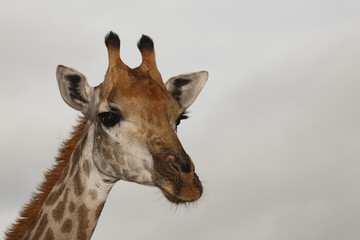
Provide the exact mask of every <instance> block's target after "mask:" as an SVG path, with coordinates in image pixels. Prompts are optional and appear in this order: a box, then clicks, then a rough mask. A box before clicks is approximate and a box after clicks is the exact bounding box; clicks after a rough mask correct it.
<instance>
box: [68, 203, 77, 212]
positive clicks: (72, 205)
mask: <svg viewBox="0 0 360 240" xmlns="http://www.w3.org/2000/svg"><path fill="white" fill-rule="evenodd" d="M75 208H76V206H75V203H74V202H70V205H69V211H70V212H71V213H72V212H74V211H75Z"/></svg>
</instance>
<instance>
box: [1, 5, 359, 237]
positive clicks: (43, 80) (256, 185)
mask: <svg viewBox="0 0 360 240" xmlns="http://www.w3.org/2000/svg"><path fill="white" fill-rule="evenodd" d="M359 13H360V1H358V0H354V1H346V0H343V1H340V0H338V1H327V0H319V1H316V0H308V1H306V0H297V1H285V0H284V1H265V0H264V1H260V0H259V1H255V0H254V1H239V0H237V1H226V0H222V1H209V0H207V1H195V0H191V1H190V0H189V1H176V2H175V1H169V0H152V1H119V0H118V1H65V0H64V1H61V2H57V3H54V2H51V1H22V2H21V1H4V0H1V8H0V31H1V38H0V43H1V44H0V81H1V87H0V109H1V118H0V143H1V144H0V164H1V165H0V192H1V194H0V238H2V236H3V230H4V229H5V228H6V226H8V225H9V224H10V223H12V222H13V220H14V219H15V218H16V216H17V212H18V210H19V209H20V207H21V206H22V205H23V203H25V202H27V201H28V200H29V197H30V194H31V192H33V191H34V190H35V186H36V185H37V184H38V183H39V182H40V181H41V180H42V177H43V175H42V174H43V172H44V171H45V170H46V169H47V168H48V167H49V166H50V165H51V164H53V162H54V157H55V155H56V154H57V149H58V147H59V145H60V143H61V141H62V140H63V139H64V138H66V137H67V136H68V133H69V131H70V129H71V126H72V125H74V123H75V119H76V116H78V115H79V114H78V113H77V112H76V111H74V110H73V109H71V108H70V107H68V106H67V105H66V104H65V103H64V102H63V100H62V99H61V97H60V93H59V92H58V87H57V84H56V79H55V69H56V66H57V65H58V64H64V65H67V66H70V67H73V68H76V69H77V70H79V71H80V72H82V73H83V74H85V75H86V76H87V78H88V81H89V83H90V85H92V86H95V85H98V84H99V83H100V82H101V81H102V80H103V76H104V74H105V71H106V68H107V64H108V62H107V55H106V54H107V52H106V48H105V45H104V43H103V39H104V36H105V34H106V33H107V32H108V31H110V30H113V31H115V32H117V33H118V35H119V36H120V38H121V57H122V59H123V60H124V61H125V63H127V64H128V65H129V66H131V67H135V66H137V65H139V64H140V61H141V56H140V53H139V51H138V50H137V47H136V42H137V41H138V39H139V38H140V36H141V34H143V33H144V34H147V35H149V36H151V37H152V38H153V40H154V43H155V49H156V56H157V63H158V68H159V70H160V72H161V73H162V76H163V79H164V80H166V79H168V78H170V77H172V76H174V75H178V74H181V73H185V72H193V71H200V70H207V71H209V73H210V76H209V80H208V83H207V85H206V86H205V88H204V89H203V92H202V93H201V94H200V96H199V97H198V99H197V100H196V102H195V103H194V104H193V106H192V107H191V108H190V116H191V117H190V119H188V120H186V121H184V122H183V123H182V124H181V126H180V127H179V135H180V139H181V141H182V143H183V145H184V147H185V149H186V151H187V152H188V153H189V154H190V155H191V156H192V158H193V160H194V163H195V165H196V169H197V172H198V174H199V176H200V179H201V180H202V181H203V185H204V187H205V192H204V195H203V197H202V198H201V200H199V201H198V202H197V203H195V204H193V205H191V206H190V207H188V208H183V207H174V206H172V205H171V204H170V203H168V202H167V200H165V198H164V197H163V196H162V194H161V192H160V191H159V190H157V189H155V188H151V187H146V186H141V185H137V184H134V183H127V182H124V181H120V182H118V183H117V184H116V185H115V187H114V188H113V189H112V191H111V193H110V195H109V198H108V201H107V203H106V205H105V208H104V211H103V212H102V215H101V217H100V220H99V223H98V226H97V228H96V230H95V233H94V235H93V239H145V238H146V239H174V240H177V239H246V240H269V239H271V240H282V239H283V240H288V239H292V240H297V239H299V240H300V239H301V240H303V239H308V240H309V239H310V240H312V239H313V240H318V239H326V240H332V239H334V240H338V239H342V240H347V239H349V240H350V239H360V227H359V223H360V146H359V145H360V107H359V106H360V28H359V26H360V14H359Z"/></svg>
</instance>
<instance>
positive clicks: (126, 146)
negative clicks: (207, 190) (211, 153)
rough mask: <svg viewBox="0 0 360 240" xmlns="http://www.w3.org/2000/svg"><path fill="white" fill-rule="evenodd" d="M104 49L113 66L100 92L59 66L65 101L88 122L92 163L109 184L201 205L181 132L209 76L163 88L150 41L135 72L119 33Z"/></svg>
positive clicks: (176, 80) (143, 42)
mask: <svg viewBox="0 0 360 240" xmlns="http://www.w3.org/2000/svg"><path fill="white" fill-rule="evenodd" d="M105 44H106V47H107V50H108V57H109V66H108V69H107V72H106V75H105V79H104V81H103V82H102V83H101V84H100V85H99V86H97V87H90V86H89V85H88V83H87V80H86V77H85V76H84V75H83V74H81V73H80V72H78V71H77V70H75V69H72V68H68V67H65V66H62V65H59V66H58V68H57V72H56V76H57V81H58V84H59V88H60V92H61V95H62V98H63V99H64V101H65V102H66V103H67V104H68V105H70V106H71V107H72V108H74V109H76V110H78V111H80V112H82V113H83V114H84V115H85V117H86V118H87V119H88V120H89V121H88V122H89V128H88V129H89V130H88V131H89V132H88V134H89V135H91V136H92V137H90V138H88V139H90V141H89V143H87V144H89V145H91V146H92V147H91V151H89V152H88V153H86V154H87V157H91V158H92V161H93V163H94V166H96V168H97V169H98V171H99V172H100V173H102V174H103V175H104V176H106V177H107V179H112V180H113V181H116V180H120V179H123V180H127V181H133V182H136V183H140V184H145V185H155V186H157V187H159V188H160V189H161V191H162V192H163V193H164V195H165V196H166V198H167V199H168V200H170V201H171V202H174V203H182V202H191V201H195V200H197V199H198V198H199V197H200V196H201V194H202V185H201V182H200V180H199V178H198V176H197V175H196V173H195V167H194V164H193V162H192V160H191V158H190V157H189V155H188V154H187V153H186V152H185V150H184V148H183V147H182V145H181V142H180V140H179V138H178V137H177V134H176V127H177V125H178V124H179V123H180V120H181V119H184V118H186V117H185V116H184V111H185V110H186V109H187V108H188V107H189V106H190V105H191V104H192V103H193V102H194V100H195V99H196V97H197V96H198V95H199V93H200V91H201V89H202V88H203V87H204V85H205V82H206V80H207V78H208V73H207V72H206V71H202V72H196V73H189V74H182V75H179V76H176V77H172V78H170V79H169V80H168V81H167V82H166V83H163V81H162V78H161V75H160V73H159V71H158V69H157V67H156V62H155V53H154V44H153V41H152V40H151V39H150V38H149V37H147V36H144V35H143V36H142V38H141V39H140V41H139V42H138V48H139V50H140V52H141V55H142V63H141V65H140V66H139V67H136V68H134V69H132V68H130V67H128V66H126V65H125V64H124V63H123V62H122V60H121V59H120V39H119V37H118V36H117V35H116V34H115V33H113V32H110V33H109V34H108V35H107V36H106V37H105Z"/></svg>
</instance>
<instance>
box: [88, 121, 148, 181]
mask: <svg viewBox="0 0 360 240" xmlns="http://www.w3.org/2000/svg"><path fill="white" fill-rule="evenodd" d="M101 127H102V129H103V130H104V131H105V133H106V134H107V136H106V137H107V142H108V146H106V147H101V146H100V147H98V149H104V150H102V151H106V154H103V152H101V151H99V152H95V153H94V157H96V158H98V161H100V162H102V165H103V166H101V163H100V167H101V168H103V167H104V166H105V165H106V167H105V169H102V171H109V172H110V175H114V174H115V176H114V177H117V178H119V179H123V180H127V181H131V182H136V183H140V184H144V185H153V182H152V178H151V175H152V168H153V158H152V155H151V154H150V152H149V150H148V148H147V147H146V145H145V144H144V143H143V142H141V140H140V139H138V137H139V136H136V134H135V133H134V131H133V129H136V125H135V124H134V123H132V122H129V121H125V120H121V121H120V122H119V123H118V124H116V125H115V126H114V127H110V128H106V127H104V126H102V125H101ZM99 140H100V139H95V141H99ZM104 155H106V157H105V156H104ZM105 158H108V159H105ZM109 158H110V159H109Z"/></svg>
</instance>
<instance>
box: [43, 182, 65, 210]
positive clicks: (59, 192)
mask: <svg viewBox="0 0 360 240" xmlns="http://www.w3.org/2000/svg"><path fill="white" fill-rule="evenodd" d="M64 189H65V183H62V185H61V186H60V187H59V189H57V190H55V191H53V192H52V193H51V194H50V195H49V197H48V198H47V200H46V202H45V205H47V206H51V205H54V204H55V203H56V201H57V200H58V198H59V197H60V196H61V195H62V193H63V191H64Z"/></svg>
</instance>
